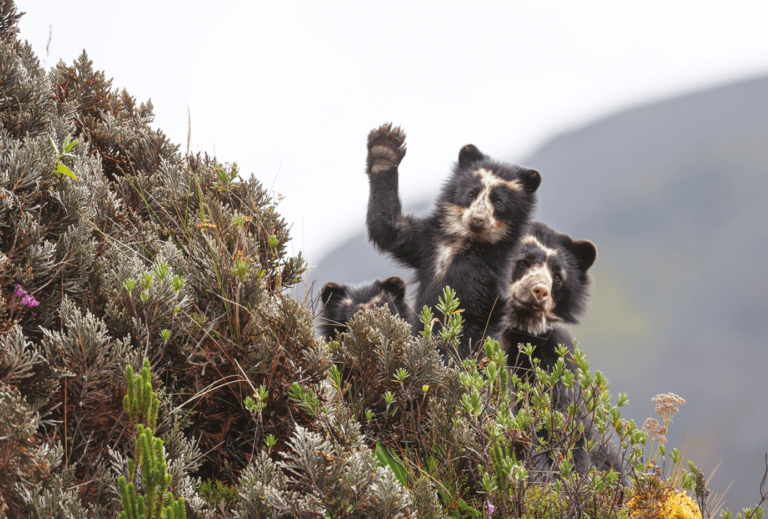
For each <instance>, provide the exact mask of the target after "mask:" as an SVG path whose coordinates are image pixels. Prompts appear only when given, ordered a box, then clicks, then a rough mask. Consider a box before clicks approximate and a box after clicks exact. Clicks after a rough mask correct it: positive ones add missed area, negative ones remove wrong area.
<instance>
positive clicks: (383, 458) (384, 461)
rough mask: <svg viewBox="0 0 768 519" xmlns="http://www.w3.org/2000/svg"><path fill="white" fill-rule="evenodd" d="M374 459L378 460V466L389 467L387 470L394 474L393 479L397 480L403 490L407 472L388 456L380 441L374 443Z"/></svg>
mask: <svg viewBox="0 0 768 519" xmlns="http://www.w3.org/2000/svg"><path fill="white" fill-rule="evenodd" d="M376 457H377V458H378V460H379V465H380V466H382V467H384V466H389V468H391V469H392V472H394V473H395V478H397V481H398V482H399V483H400V486H402V487H403V488H406V487H405V482H406V477H407V472H406V470H405V467H403V465H402V464H401V463H400V462H399V461H396V460H395V459H394V458H393V457H392V456H391V455H390V454H389V452H387V448H386V447H384V445H382V443H381V442H380V441H377V442H376Z"/></svg>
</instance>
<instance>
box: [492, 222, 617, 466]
mask: <svg viewBox="0 0 768 519" xmlns="http://www.w3.org/2000/svg"><path fill="white" fill-rule="evenodd" d="M596 259H597V247H595V245H594V244H593V243H592V242H591V241H588V240H572V239H571V237H570V236H568V235H567V234H563V233H560V232H558V231H556V230H555V229H553V228H551V227H549V226H548V225H547V224H544V223H542V222H533V223H532V224H531V227H530V229H529V231H528V233H527V234H526V235H525V236H524V237H523V239H522V240H521V241H520V246H519V248H518V250H517V254H516V255H515V258H514V261H515V263H514V267H513V271H512V275H511V277H510V284H509V296H508V298H507V305H506V308H505V314H506V315H505V319H504V320H505V324H506V325H507V327H506V329H505V330H504V332H503V333H502V334H501V343H502V345H503V347H504V348H505V349H506V351H507V353H508V355H509V359H510V364H511V366H512V370H513V373H515V372H516V373H517V374H518V375H520V376H523V377H527V376H529V375H530V374H532V373H533V366H532V365H531V362H530V359H539V364H538V367H540V368H542V369H543V370H545V371H550V370H551V369H552V368H553V367H554V366H555V363H556V362H557V360H558V359H559V358H560V356H559V355H558V354H557V347H558V345H559V344H562V345H564V346H566V347H567V348H568V350H569V354H568V357H569V358H570V360H572V353H573V350H574V345H573V337H572V336H571V334H570V333H569V332H568V330H566V329H565V327H563V326H561V325H560V323H565V324H578V319H579V318H580V317H581V316H582V315H583V314H584V312H585V310H586V304H587V298H588V296H589V293H588V289H589V285H590V281H591V280H590V276H589V272H588V271H589V269H590V267H591V266H592V265H593V264H594V262H595V260H596ZM525 344H531V345H533V346H535V349H534V350H533V355H532V357H530V358H529V357H528V356H527V355H525V354H523V353H522V352H521V351H520V345H525ZM565 366H566V368H567V369H570V370H571V371H574V369H575V367H574V365H573V363H572V362H569V361H568V359H566V364H565ZM574 387H576V386H574ZM573 391H578V389H575V390H572V391H566V389H565V387H563V386H562V385H559V386H557V387H555V389H554V390H553V393H552V399H553V403H554V405H555V407H556V408H558V409H561V410H564V409H565V408H566V407H567V406H568V404H569V403H571V402H572V401H573V400H574V399H575V398H574V395H575V393H574V392H573ZM582 419H583V420H584V426H585V428H584V429H585V430H584V435H583V436H582V437H581V438H580V439H579V441H578V442H577V444H576V448H575V449H574V452H573V454H574V464H575V466H576V470H577V471H578V472H579V473H581V474H586V473H587V472H588V471H589V468H590V467H593V466H594V467H597V468H598V469H600V470H609V469H611V468H613V469H614V471H616V472H618V473H620V474H621V472H622V471H621V462H620V456H619V453H618V450H617V449H616V447H615V445H614V444H613V442H612V441H611V440H610V438H608V437H602V436H600V435H599V434H598V433H597V431H596V430H595V428H594V424H592V421H591V420H590V419H589V415H588V414H587V413H586V412H582ZM586 438H592V439H594V440H595V448H594V450H593V451H591V452H590V453H589V455H588V454H587V453H586V451H585V450H584V441H585V439H586Z"/></svg>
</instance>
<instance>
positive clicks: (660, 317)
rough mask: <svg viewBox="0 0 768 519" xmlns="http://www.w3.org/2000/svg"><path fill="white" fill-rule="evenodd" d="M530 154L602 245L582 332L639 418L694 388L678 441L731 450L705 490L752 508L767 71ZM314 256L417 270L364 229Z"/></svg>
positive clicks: (763, 410) (558, 214)
mask: <svg viewBox="0 0 768 519" xmlns="http://www.w3.org/2000/svg"><path fill="white" fill-rule="evenodd" d="M477 144H478V145H480V146H481V148H482V143H477ZM524 163H525V164H526V165H527V166H531V167H534V168H536V169H538V170H539V171H540V172H541V173H542V177H543V179H544V180H543V182H542V185H541V188H540V189H539V195H540V196H539V198H540V205H539V211H538V214H537V218H538V219H540V220H543V221H545V222H548V223H549V224H551V225H553V226H554V227H556V228H558V229H559V230H561V231H564V232H567V233H569V234H571V235H572V236H573V237H574V238H579V239H581V238H586V239H590V240H592V241H594V242H595V243H596V244H597V246H598V249H599V259H598V261H597V264H596V266H595V268H594V277H595V286H594V289H593V296H592V300H591V305H590V309H589V312H588V315H587V316H586V317H585V319H584V322H583V324H582V325H581V326H579V327H575V328H574V329H573V330H572V331H573V333H574V335H575V336H577V337H578V338H579V339H580V340H581V342H582V344H583V346H584V349H585V350H586V351H587V353H588V355H589V357H590V359H591V361H592V365H593V367H595V368H598V369H602V370H603V371H604V372H605V373H606V374H607V376H608V378H609V380H611V382H612V383H613V391H614V394H615V393H617V392H626V393H628V394H629V396H630V400H631V405H630V406H629V407H628V408H627V409H628V410H627V411H626V413H627V414H628V415H629V416H630V417H632V418H634V419H635V420H636V421H638V422H640V423H642V422H643V421H644V420H645V418H647V417H651V416H653V404H652V403H651V398H652V397H653V396H655V395H656V394H657V393H666V392H670V391H671V392H674V393H677V394H679V395H681V396H683V397H684V398H685V399H686V400H687V401H688V403H687V404H686V405H685V406H683V407H682V408H681V412H680V414H679V415H678V416H677V417H676V419H675V420H674V424H673V425H672V426H671V432H670V435H669V437H670V443H671V444H672V445H675V446H676V445H679V443H680V441H681V438H682V434H683V431H684V430H686V428H687V434H686V439H687V440H691V446H690V449H689V451H688V454H689V457H690V458H691V459H693V460H694V462H696V463H697V464H699V465H701V466H703V468H704V470H705V473H707V472H709V471H711V470H712V469H713V468H714V467H715V466H716V465H717V464H718V463H719V462H720V461H721V460H722V461H723V463H722V465H721V466H720V468H719V469H718V471H717V475H716V477H715V478H714V480H713V481H712V483H711V485H710V487H711V488H712V489H713V490H715V491H717V490H723V489H725V487H727V486H728V484H729V483H730V482H731V481H732V480H735V484H734V486H733V487H732V490H731V491H730V492H729V494H728V496H727V498H726V500H727V503H728V506H729V507H730V508H731V509H732V510H733V509H734V508H740V507H742V506H752V505H753V504H754V501H755V498H756V497H757V487H758V483H759V478H760V477H761V476H762V473H763V470H764V465H763V461H762V460H763V453H764V452H766V451H768V398H766V395H768V381H767V378H766V371H767V370H768V319H766V316H768V202H767V201H766V198H767V197H768V77H764V78H757V79H752V80H749V81H743V82H739V83H736V84H730V85H726V86H723V87H720V88H715V89H712V90H707V91H703V92H697V93H693V94H688V95H685V96H681V97H676V98H673V99H670V100H667V101H663V102H658V103H654V104H651V105H647V106H642V107H639V108H634V109H631V110H627V111H624V112H621V113H619V114H616V115H614V116H611V117H608V118H605V119H602V120H600V121H597V122H595V123H593V124H590V125H587V126H585V127H583V128H580V129H578V130H574V131H571V132H568V133H564V134H562V135H559V136H557V137H555V138H554V139H552V140H551V141H549V142H547V143H546V144H545V145H544V146H542V147H541V149H539V150H538V151H537V152H536V153H534V154H533V155H532V156H531V157H530V158H528V159H527V160H525V161H524ZM431 203H432V201H431V200H425V202H424V204H423V205H422V206H420V207H418V208H417V211H416V212H417V213H418V212H424V211H425V210H426V209H427V208H428V207H429V206H430V205H431ZM313 263H314V262H313ZM315 264H316V265H318V268H317V269H316V270H315V271H313V273H312V276H311V279H313V280H315V282H316V286H317V287H319V286H321V285H322V284H323V283H325V282H326V281H330V280H333V281H337V282H344V283H361V282H364V281H367V280H371V279H374V278H377V277H386V276H389V275H393V274H398V273H399V274H400V275H403V276H405V277H406V278H407V276H408V272H406V271H403V270H401V269H398V268H397V267H395V266H394V265H393V264H392V263H391V262H390V261H388V260H387V259H386V258H384V257H382V256H380V255H378V254H377V253H376V251H374V250H373V248H372V247H371V246H370V244H368V243H367V241H366V237H365V236H364V235H357V236H352V237H348V238H347V239H346V240H345V241H344V242H343V243H342V244H341V245H340V246H339V247H337V248H336V249H335V250H333V251H332V252H331V253H329V254H328V255H327V256H325V257H323V258H321V259H320V260H319V261H317V263H315Z"/></svg>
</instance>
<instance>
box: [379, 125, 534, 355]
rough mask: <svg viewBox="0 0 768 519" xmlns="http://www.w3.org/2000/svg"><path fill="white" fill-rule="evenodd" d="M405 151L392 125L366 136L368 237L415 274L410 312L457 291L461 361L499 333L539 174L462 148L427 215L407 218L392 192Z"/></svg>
mask: <svg viewBox="0 0 768 519" xmlns="http://www.w3.org/2000/svg"><path fill="white" fill-rule="evenodd" d="M405 151H406V148H405V132H404V131H403V130H402V129H400V128H399V127H394V128H393V127H392V125H391V124H388V125H384V126H381V127H379V128H378V129H376V130H373V131H372V132H371V133H370V134H369V135H368V156H367V159H366V163H367V166H366V173H367V174H368V178H369V187H370V193H369V198H368V215H367V219H366V223H367V227H368V238H369V239H370V241H371V242H372V243H373V244H374V246H375V247H376V248H377V249H379V250H380V251H382V252H384V253H386V254H388V255H390V256H391V257H392V258H394V259H395V260H396V261H397V262H398V263H400V264H401V265H403V266H405V267H408V268H412V269H414V271H415V273H414V281H417V282H418V289H417V292H416V297H415V302H416V306H415V309H416V311H417V312H419V311H421V309H422V308H423V307H424V306H425V305H426V306H430V307H435V306H436V305H437V303H438V298H439V296H440V295H441V294H442V292H443V288H444V287H445V286H446V285H448V286H450V287H451V288H453V289H454V290H455V291H456V294H457V296H458V298H459V300H460V301H461V307H462V308H463V309H464V314H463V316H464V321H465V324H464V332H463V335H462V337H461V343H460V345H459V351H458V353H459V355H460V356H461V358H462V359H464V358H467V357H469V356H471V355H472V354H473V353H475V352H477V351H478V350H480V349H481V344H480V343H481V342H482V340H483V338H484V337H485V336H487V335H490V334H492V333H494V332H497V331H498V327H499V326H500V322H501V318H502V316H503V307H504V298H505V294H506V293H507V282H506V280H507V279H508V278H509V269H510V259H511V253H512V252H513V250H514V248H515V246H516V245H517V243H518V241H519V239H520V237H521V235H522V232H523V230H524V229H525V228H526V226H527V225H528V223H529V221H530V217H531V214H532V213H533V210H534V207H535V205H536V201H537V200H536V189H537V188H538V187H539V184H540V183H541V175H539V173H538V172H537V171H535V170H532V169H527V168H523V167H520V166H514V165H510V164H505V163H502V162H497V161H495V160H492V159H490V158H489V157H487V156H486V155H484V154H483V153H481V152H480V150H478V149H477V148H476V147H475V146H473V145H472V144H468V145H466V146H464V147H463V148H462V149H461V151H460V152H459V159H458V162H457V163H456V164H455V166H454V168H453V172H452V174H451V176H450V177H449V178H448V180H447V181H446V182H445V184H444V185H443V187H442V190H441V191H440V194H439V195H438V197H437V202H436V204H435V207H434V209H433V210H432V212H431V213H430V214H429V215H428V216H426V217H424V218H414V217H413V216H410V215H408V216H406V215H403V214H402V205H401V203H400V196H399V193H398V176H399V172H398V166H399V165H400V162H401V161H402V160H403V157H404V156H405ZM412 324H413V326H414V328H415V327H416V326H417V323H415V322H414V323H412ZM473 350H474V351H473Z"/></svg>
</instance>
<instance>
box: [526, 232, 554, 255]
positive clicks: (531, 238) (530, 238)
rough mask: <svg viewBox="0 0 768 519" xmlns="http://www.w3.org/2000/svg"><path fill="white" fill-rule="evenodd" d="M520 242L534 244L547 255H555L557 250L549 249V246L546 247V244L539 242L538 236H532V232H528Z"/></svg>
mask: <svg viewBox="0 0 768 519" xmlns="http://www.w3.org/2000/svg"><path fill="white" fill-rule="evenodd" d="M520 243H522V244H523V245H534V246H536V247H538V248H540V249H541V250H543V251H544V253H545V254H546V255H547V257H550V256H557V250H555V249H550V248H549V247H547V246H546V245H544V244H543V243H541V242H540V241H539V240H538V238H536V236H533V235H532V234H529V235H528V236H526V237H525V238H523V240H522V241H521V242H520Z"/></svg>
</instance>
